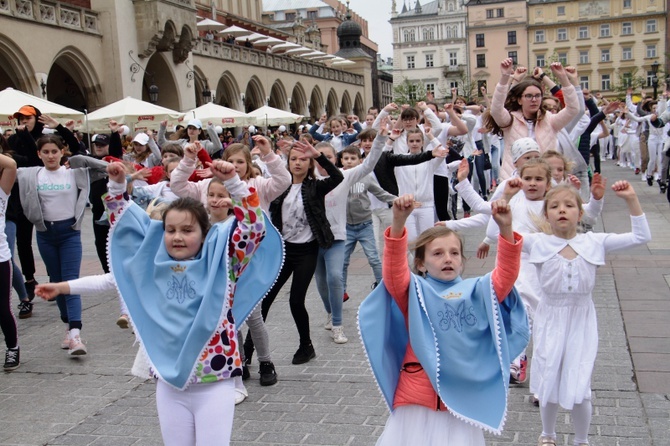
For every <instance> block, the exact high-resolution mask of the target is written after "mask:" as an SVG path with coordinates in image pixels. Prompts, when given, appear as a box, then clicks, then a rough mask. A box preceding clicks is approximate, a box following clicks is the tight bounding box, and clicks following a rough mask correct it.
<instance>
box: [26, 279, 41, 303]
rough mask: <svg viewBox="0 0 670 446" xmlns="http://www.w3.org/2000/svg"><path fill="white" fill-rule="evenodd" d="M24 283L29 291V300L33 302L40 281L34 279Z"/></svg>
mask: <svg viewBox="0 0 670 446" xmlns="http://www.w3.org/2000/svg"><path fill="white" fill-rule="evenodd" d="M24 285H25V287H26V292H27V293H28V300H29V301H30V302H32V301H33V299H35V286H37V285H38V282H37V280H35V279H33V280H29V281H27V282H25V283H24Z"/></svg>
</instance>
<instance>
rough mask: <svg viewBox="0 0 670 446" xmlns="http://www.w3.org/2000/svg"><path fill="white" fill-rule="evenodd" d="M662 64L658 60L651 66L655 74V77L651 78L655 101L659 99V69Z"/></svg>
mask: <svg viewBox="0 0 670 446" xmlns="http://www.w3.org/2000/svg"><path fill="white" fill-rule="evenodd" d="M659 66H660V64H659V63H658V61H657V60H655V61H654V63H653V64H651V72H652V73H653V76H652V77H651V86H652V87H653V88H654V100H656V98H657V97H658V76H657V74H658V67H659Z"/></svg>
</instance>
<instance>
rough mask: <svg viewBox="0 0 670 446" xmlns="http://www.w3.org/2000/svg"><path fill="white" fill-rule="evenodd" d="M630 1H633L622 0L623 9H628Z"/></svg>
mask: <svg viewBox="0 0 670 446" xmlns="http://www.w3.org/2000/svg"><path fill="white" fill-rule="evenodd" d="M631 3H633V2H632V1H631V0H623V9H630V8H631V7H632V5H631Z"/></svg>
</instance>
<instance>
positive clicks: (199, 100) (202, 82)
mask: <svg viewBox="0 0 670 446" xmlns="http://www.w3.org/2000/svg"><path fill="white" fill-rule="evenodd" d="M192 82H193V94H195V105H196V107H200V106H201V105H203V104H204V103H205V98H204V97H203V96H202V92H203V91H205V90H209V82H208V80H207V77H206V76H205V73H204V72H203V71H202V70H201V69H200V67H198V66H197V65H194V66H193V81H192Z"/></svg>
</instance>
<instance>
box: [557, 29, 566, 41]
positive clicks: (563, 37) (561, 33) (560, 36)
mask: <svg viewBox="0 0 670 446" xmlns="http://www.w3.org/2000/svg"><path fill="white" fill-rule="evenodd" d="M556 40H558V41H561V40H568V29H567V28H558V30H557V31H556Z"/></svg>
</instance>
